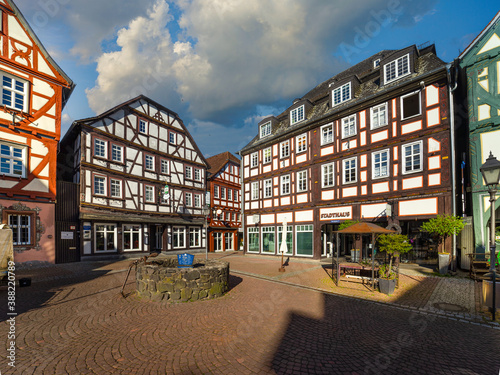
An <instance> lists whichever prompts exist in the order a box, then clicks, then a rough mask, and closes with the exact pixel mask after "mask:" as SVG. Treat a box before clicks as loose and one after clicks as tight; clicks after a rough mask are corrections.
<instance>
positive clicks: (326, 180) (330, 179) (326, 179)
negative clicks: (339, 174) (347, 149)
mask: <svg viewBox="0 0 500 375" xmlns="http://www.w3.org/2000/svg"><path fill="white" fill-rule="evenodd" d="M333 165H334V163H329V164H325V165H323V166H321V181H322V185H321V186H322V187H324V188H325V187H331V186H333V185H334V181H335V179H334V177H335V176H334V174H333Z"/></svg>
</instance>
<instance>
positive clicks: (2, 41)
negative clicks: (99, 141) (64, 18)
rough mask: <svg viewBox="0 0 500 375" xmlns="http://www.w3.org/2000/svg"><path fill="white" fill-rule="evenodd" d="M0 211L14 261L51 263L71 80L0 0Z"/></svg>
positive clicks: (12, 6) (10, 7)
mask: <svg viewBox="0 0 500 375" xmlns="http://www.w3.org/2000/svg"><path fill="white" fill-rule="evenodd" d="M0 75H1V77H0V79H1V82H2V97H1V99H0V100H1V103H0V173H1V176H0V213H1V220H2V223H4V224H8V225H9V226H10V227H11V228H12V231H13V243H14V253H15V255H14V258H15V261H16V262H25V261H42V262H51V263H53V262H54V261H55V250H54V249H55V227H54V214H55V200H56V166H57V145H58V142H59V139H60V133H61V111H62V109H63V108H64V105H65V104H66V101H67V100H68V98H69V96H70V94H71V91H72V90H73V87H74V85H73V82H72V81H71V79H70V78H69V77H68V76H67V75H66V74H65V73H64V72H63V71H62V69H61V68H60V67H59V66H58V65H57V64H56V62H55V61H54V60H53V59H52V58H51V57H50V55H49V54H48V52H47V51H46V50H45V48H44V46H43V45H42V43H41V42H40V40H39V39H38V38H37V36H36V35H35V33H34V32H33V30H32V29H31V27H30V26H29V24H28V22H27V21H26V19H25V18H24V17H23V15H22V14H21V12H20V11H19V9H18V8H17V7H16V5H15V4H14V3H13V2H12V1H10V0H0Z"/></svg>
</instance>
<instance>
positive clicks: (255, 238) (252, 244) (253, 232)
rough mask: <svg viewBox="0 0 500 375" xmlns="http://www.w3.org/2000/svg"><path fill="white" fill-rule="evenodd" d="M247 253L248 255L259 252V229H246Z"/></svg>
mask: <svg viewBox="0 0 500 375" xmlns="http://www.w3.org/2000/svg"><path fill="white" fill-rule="evenodd" d="M248 252H249V253H258V252H259V228H255V227H249V228H248Z"/></svg>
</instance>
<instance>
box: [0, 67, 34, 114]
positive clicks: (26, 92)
mask: <svg viewBox="0 0 500 375" xmlns="http://www.w3.org/2000/svg"><path fill="white" fill-rule="evenodd" d="M1 76H2V86H1V89H2V99H1V101H0V104H1V105H2V106H5V107H7V108H11V109H13V110H15V111H21V112H24V113H29V109H30V85H29V81H27V80H25V79H24V78H21V77H17V76H15V75H13V74H10V73H7V72H5V71H1ZM4 78H8V79H10V80H11V85H12V87H7V86H5V85H4ZM16 81H17V82H19V83H21V84H22V86H23V90H22V91H20V90H18V89H17V82H16ZM5 92H8V93H9V94H10V95H9V97H10V103H11V104H6V103H5V102H4V97H5ZM17 95H19V96H20V97H22V108H20V107H18V106H17V103H16V101H17V99H18V97H17ZM12 103H14V104H12Z"/></svg>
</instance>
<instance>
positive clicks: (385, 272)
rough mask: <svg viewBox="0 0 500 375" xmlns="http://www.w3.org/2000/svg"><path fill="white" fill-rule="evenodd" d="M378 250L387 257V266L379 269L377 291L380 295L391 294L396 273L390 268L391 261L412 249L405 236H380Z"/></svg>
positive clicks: (394, 286)
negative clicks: (378, 290)
mask: <svg viewBox="0 0 500 375" xmlns="http://www.w3.org/2000/svg"><path fill="white" fill-rule="evenodd" d="M378 248H379V250H380V251H381V252H384V251H385V252H386V253H387V255H389V264H388V265H387V264H383V265H381V266H380V267H379V271H378V276H379V278H378V285H379V289H380V292H382V293H385V294H392V293H394V289H395V288H396V272H394V269H393V268H392V260H393V258H398V257H399V256H400V255H401V254H406V253H407V252H409V251H410V250H411V249H412V248H413V247H412V245H411V244H410V241H409V240H408V236H406V235H405V234H382V235H381V236H380V237H379V238H378Z"/></svg>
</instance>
